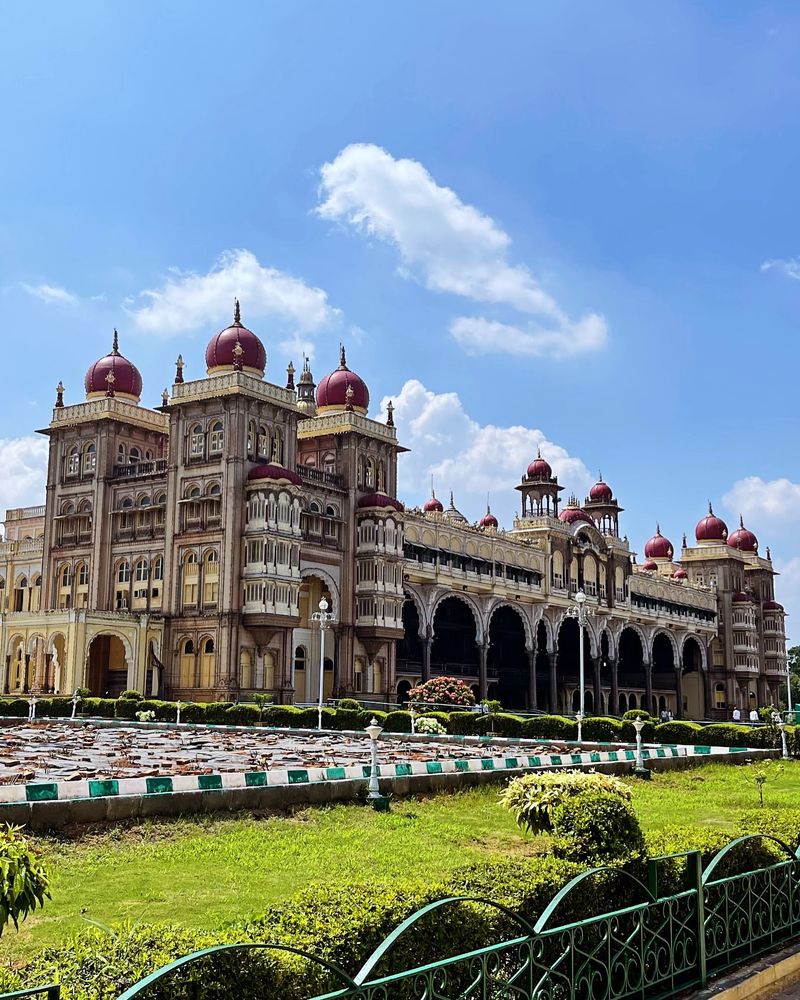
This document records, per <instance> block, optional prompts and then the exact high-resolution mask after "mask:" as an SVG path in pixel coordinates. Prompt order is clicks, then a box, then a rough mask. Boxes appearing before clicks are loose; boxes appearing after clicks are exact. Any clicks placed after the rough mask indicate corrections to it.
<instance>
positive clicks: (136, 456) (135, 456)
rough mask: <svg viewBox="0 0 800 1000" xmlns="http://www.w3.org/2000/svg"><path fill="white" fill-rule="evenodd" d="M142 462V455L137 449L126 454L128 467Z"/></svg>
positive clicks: (132, 449)
mask: <svg viewBox="0 0 800 1000" xmlns="http://www.w3.org/2000/svg"><path fill="white" fill-rule="evenodd" d="M141 460H142V453H141V452H140V451H139V449H138V448H135V447H134V448H131V450H130V452H129V453H128V465H138V464H139V462H141Z"/></svg>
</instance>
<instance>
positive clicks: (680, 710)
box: [675, 667, 683, 719]
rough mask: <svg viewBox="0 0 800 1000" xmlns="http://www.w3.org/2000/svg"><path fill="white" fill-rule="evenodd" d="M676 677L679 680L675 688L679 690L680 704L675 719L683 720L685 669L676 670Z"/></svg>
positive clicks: (676, 709) (676, 708)
mask: <svg viewBox="0 0 800 1000" xmlns="http://www.w3.org/2000/svg"><path fill="white" fill-rule="evenodd" d="M675 677H676V680H677V684H676V685H675V687H676V689H677V699H678V704H677V705H676V707H675V718H676V719H682V718H683V668H682V667H678V668H677V669H676V670H675Z"/></svg>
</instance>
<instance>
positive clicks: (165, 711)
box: [116, 698, 175, 722]
mask: <svg viewBox="0 0 800 1000" xmlns="http://www.w3.org/2000/svg"><path fill="white" fill-rule="evenodd" d="M116 704H119V702H117V703H116ZM135 705H136V707H135V709H134V718H135V713H136V712H155V716H156V718H155V721H156V722H174V721H175V702H174V701H159V700H158V699H157V698H143V699H142V700H141V701H140V702H136V703H135Z"/></svg>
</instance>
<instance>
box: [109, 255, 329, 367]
mask: <svg viewBox="0 0 800 1000" xmlns="http://www.w3.org/2000/svg"><path fill="white" fill-rule="evenodd" d="M140 298H143V299H145V300H146V304H144V305H140V306H139V307H138V308H135V307H133V308H128V312H129V313H130V315H131V316H132V317H133V320H134V323H135V324H136V326H137V328H138V329H139V330H142V331H143V332H145V333H158V334H164V335H172V334H177V333H185V332H186V331H189V330H197V329H206V330H209V331H213V330H214V329H215V328H216V326H219V324H221V323H224V322H225V321H226V320H229V319H230V317H231V315H232V309H233V300H234V298H238V299H239V301H240V302H241V305H242V321H243V322H244V323H246V324H247V323H251V322H252V320H254V319H255V320H258V319H269V320H272V321H275V322H277V323H279V324H280V329H281V332H282V333H283V334H284V335H285V337H286V339H285V340H284V343H285V344H291V345H293V346H298V347H305V348H306V349H309V348H310V347H311V346H312V345H311V340H310V338H311V336H312V335H313V334H316V333H318V332H320V331H321V330H323V329H324V328H325V327H328V326H331V325H333V324H334V323H336V322H338V320H339V318H340V315H341V314H340V312H339V310H338V309H334V308H333V307H332V306H331V305H330V303H329V302H328V296H327V295H326V293H325V292H324V291H323V290H322V289H321V288H314V287H313V286H311V285H307V284H306V283H305V282H303V281H301V280H300V279H299V278H294V277H292V275H290V274H286V273H285V272H283V271H279V270H278V269H277V268H274V267H264V266H263V265H262V264H260V263H259V261H258V259H257V258H256V256H255V254H253V253H251V252H250V251H249V250H230V251H227V252H226V253H224V254H222V255H221V256H220V258H219V260H217V262H216V264H215V265H214V266H213V267H212V268H211V270H210V271H208V272H207V273H206V274H195V273H193V272H188V273H186V272H179V271H175V272H173V273H172V274H171V275H170V276H169V277H167V278H166V280H165V281H164V283H163V284H162V285H161V287H160V288H156V289H146V290H145V291H143V292H141V295H140Z"/></svg>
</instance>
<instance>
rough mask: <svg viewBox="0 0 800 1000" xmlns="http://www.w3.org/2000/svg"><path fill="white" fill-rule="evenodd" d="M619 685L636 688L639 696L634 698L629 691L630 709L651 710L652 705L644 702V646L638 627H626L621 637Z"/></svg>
mask: <svg viewBox="0 0 800 1000" xmlns="http://www.w3.org/2000/svg"><path fill="white" fill-rule="evenodd" d="M618 669H619V686H620V688H626V689H630V688H634V689H635V690H636V691H637V692H638V694H639V698H637V699H634V697H633V695H632V694H631V693H630V692H629V693H628V709H629V710H630V709H631V708H644V709H645V710H646V711H648V712H650V711H651V710H652V709H651V707H650V706H647V705H644V704H642V699H643V697H644V690H645V680H644V648H643V646H642V640H641V639H640V638H639V633H638V632H637V631H636V629H632V628H624V629H623V630H622V632H621V634H620V637H619V668H618Z"/></svg>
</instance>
